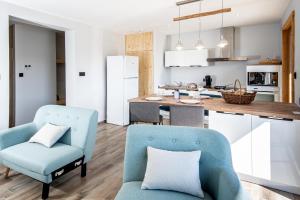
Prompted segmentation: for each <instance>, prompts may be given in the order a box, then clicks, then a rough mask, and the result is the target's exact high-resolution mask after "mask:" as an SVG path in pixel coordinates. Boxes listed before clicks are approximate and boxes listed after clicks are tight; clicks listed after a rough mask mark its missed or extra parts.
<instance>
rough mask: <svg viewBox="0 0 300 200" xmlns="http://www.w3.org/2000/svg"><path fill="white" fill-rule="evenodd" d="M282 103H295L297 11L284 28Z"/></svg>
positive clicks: (292, 14) (291, 15)
mask: <svg viewBox="0 0 300 200" xmlns="http://www.w3.org/2000/svg"><path fill="white" fill-rule="evenodd" d="M290 44H291V46H290ZM282 101H283V102H287V103H294V102H295V11H292V13H291V14H290V16H289V17H288V19H287V20H286V22H285V23H284V25H283V26H282Z"/></svg>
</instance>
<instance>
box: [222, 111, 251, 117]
mask: <svg viewBox="0 0 300 200" xmlns="http://www.w3.org/2000/svg"><path fill="white" fill-rule="evenodd" d="M217 113H220V114H225V115H239V116H244V115H245V114H243V113H231V112H224V111H217Z"/></svg>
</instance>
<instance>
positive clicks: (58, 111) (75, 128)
mask: <svg viewBox="0 0 300 200" xmlns="http://www.w3.org/2000/svg"><path fill="white" fill-rule="evenodd" d="M97 121H98V113H97V111H94V110H89V109H83V108H75V107H67V106H57V105H48V106H43V107H41V108H40V109H39V110H38V111H37V113H36V115H35V118H34V122H35V124H36V126H37V129H40V128H41V127H42V126H44V125H45V124H46V123H53V124H57V125H64V126H69V127H70V129H69V131H68V132H67V133H66V134H65V135H64V136H63V137H62V138H61V139H60V140H59V142H62V143H64V144H68V145H72V146H76V147H79V148H81V149H82V150H83V151H84V155H85V162H87V161H88V160H90V159H91V157H92V152H93V149H94V146H95V140H96V129H97Z"/></svg>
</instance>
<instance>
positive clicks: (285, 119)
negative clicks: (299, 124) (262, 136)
mask: <svg viewBox="0 0 300 200" xmlns="http://www.w3.org/2000/svg"><path fill="white" fill-rule="evenodd" d="M259 118H262V119H273V120H281V121H289V122H292V121H294V120H293V119H288V118H279V117H268V116H259Z"/></svg>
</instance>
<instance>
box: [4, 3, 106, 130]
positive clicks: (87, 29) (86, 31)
mask: <svg viewBox="0 0 300 200" xmlns="http://www.w3.org/2000/svg"><path fill="white" fill-rule="evenodd" d="M9 16H13V17H17V18H21V19H24V20H27V21H31V22H34V23H37V24H42V25H45V26H47V27H49V28H53V29H56V30H62V31H66V76H67V77H66V95H67V102H66V103H67V105H70V106H79V107H86V108H91V109H96V110H97V111H98V112H99V119H98V120H99V121H103V120H104V119H105V118H104V116H105V106H104V105H105V104H104V103H103V102H104V99H105V95H104V93H105V91H103V86H104V84H105V80H104V79H103V77H104V76H105V75H104V70H103V69H104V68H105V66H104V64H103V63H104V61H103V59H104V57H103V55H102V51H103V46H102V32H103V31H102V30H100V29H98V28H96V27H91V26H89V25H85V24H82V23H79V22H76V21H72V20H69V19H65V18H62V17H58V16H52V15H49V14H46V13H42V12H38V11H35V10H32V9H27V8H23V7H20V6H16V5H12V4H8V3H5V2H2V1H0V44H1V45H0V110H1V112H0V129H3V128H7V127H8V120H9V117H8V116H9V106H8V105H9V29H8V27H9ZM81 71H84V72H86V76H85V77H79V76H78V73H79V72H81Z"/></svg>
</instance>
